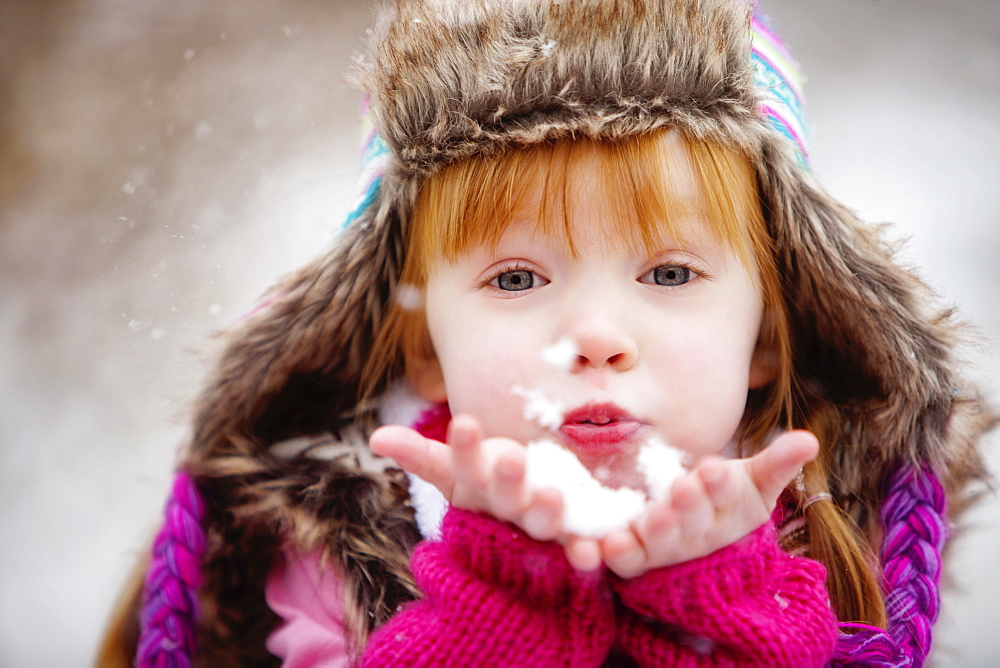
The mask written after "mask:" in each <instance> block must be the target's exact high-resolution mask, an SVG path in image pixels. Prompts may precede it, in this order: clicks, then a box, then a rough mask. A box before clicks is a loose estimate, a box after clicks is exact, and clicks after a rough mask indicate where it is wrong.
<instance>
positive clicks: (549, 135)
mask: <svg viewBox="0 0 1000 668" xmlns="http://www.w3.org/2000/svg"><path fill="white" fill-rule="evenodd" d="M749 6H750V5H749V3H742V2H733V1H731V0H686V1H677V0H674V1H661V2H649V1H648V0H573V1H572V2H516V1H511V2H508V1H506V0H500V1H497V0H466V1H463V2H426V1H424V0H400V1H399V2H396V3H395V5H394V7H395V12H392V13H388V14H387V15H386V16H384V17H383V20H382V21H381V22H380V23H378V24H377V25H376V28H375V30H374V33H373V38H372V53H371V56H370V62H371V63H372V64H370V65H369V66H368V67H366V68H365V69H364V70H363V71H362V72H361V74H360V79H361V80H362V82H363V85H364V86H365V88H366V89H367V90H368V92H369V94H370V95H371V97H372V103H373V105H372V106H373V108H374V109H375V110H376V112H377V118H376V123H377V126H378V129H379V132H380V134H381V135H382V137H383V138H384V139H385V140H386V142H387V143H388V144H389V145H390V146H391V147H392V148H393V149H394V152H395V153H396V155H397V156H398V157H399V158H400V160H401V162H402V164H403V165H405V168H406V169H407V170H409V171H410V172H412V173H414V174H428V173H431V172H433V171H435V170H436V169H437V168H439V167H440V166H441V165H443V164H446V163H448V162H451V161H454V160H458V159H460V158H462V157H465V156H469V155H473V154H483V153H489V152H492V151H496V150H501V149H504V148H509V147H514V146H523V145H529V144H537V143H540V142H544V141H551V140H555V139H559V138H563V137H569V136H588V137H601V138H606V139H616V138H623V137H628V136H634V135H636V134H641V133H645V132H650V131H652V130H655V129H657V128H662V127H667V126H679V127H683V128H685V129H687V130H688V131H689V132H690V133H692V134H693V135H694V136H696V137H698V138H710V139H713V140H715V141H718V142H719V143H723V144H727V145H736V146H740V147H742V148H751V147H752V146H753V145H754V137H753V136H752V135H751V136H748V135H747V133H746V127H745V126H746V125H747V123H748V121H749V122H755V112H754V109H755V101H756V93H755V91H754V89H753V83H752V72H751V69H750V68H749V66H748V64H749V57H750V39H749V22H750V15H749Z"/></svg>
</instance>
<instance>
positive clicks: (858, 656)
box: [832, 465, 948, 667]
mask: <svg viewBox="0 0 1000 668" xmlns="http://www.w3.org/2000/svg"><path fill="white" fill-rule="evenodd" d="M945 510H946V497H945V493H944V488H943V487H942V486H941V483H940V482H939V481H938V479H937V478H936V477H935V475H934V473H933V472H931V470H930V468H929V467H927V466H926V465H925V466H924V467H923V468H922V470H920V471H914V470H913V469H911V468H909V467H901V468H899V469H897V470H896V471H894V472H893V474H892V476H890V478H889V486H888V491H887V493H886V497H885V502H884V504H883V506H882V523H883V526H884V527H885V538H884V539H883V541H882V569H883V577H884V587H885V591H886V599H885V605H886V616H887V617H888V620H889V624H888V626H889V628H888V632H886V631H884V630H882V629H879V628H876V627H873V626H868V625H864V624H841V625H840V630H841V634H840V638H839V640H838V641H837V648H836V651H835V653H834V660H833V663H832V665H834V666H887V667H888V666H922V665H923V664H924V661H926V660H927V654H928V653H929V652H930V649H931V641H932V637H931V628H932V627H933V626H934V622H935V621H936V620H937V617H938V613H939V612H940V609H941V596H940V593H939V591H938V584H939V582H940V580H941V550H942V549H943V548H944V542H945V539H946V538H947V535H948V528H947V524H946V522H945Z"/></svg>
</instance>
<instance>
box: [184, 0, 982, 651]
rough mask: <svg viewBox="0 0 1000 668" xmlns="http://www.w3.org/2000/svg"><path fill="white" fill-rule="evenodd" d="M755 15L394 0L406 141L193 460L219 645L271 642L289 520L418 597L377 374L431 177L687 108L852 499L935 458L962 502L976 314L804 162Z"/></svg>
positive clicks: (629, 5)
mask: <svg viewBox="0 0 1000 668" xmlns="http://www.w3.org/2000/svg"><path fill="white" fill-rule="evenodd" d="M751 19H752V6H751V4H750V3H749V2H747V1H745V0H398V1H397V2H395V3H393V4H392V5H391V6H390V7H389V9H388V10H387V11H386V12H384V13H383V15H382V17H381V19H380V20H379V22H378V23H377V25H376V27H375V28H374V30H373V32H372V38H371V51H370V55H369V58H368V59H367V60H366V62H365V64H364V66H363V68H362V71H361V73H360V80H361V82H362V85H363V86H364V88H365V90H366V92H367V94H368V95H369V97H370V100H371V105H372V112H373V120H374V123H375V127H376V130H377V133H378V135H379V136H380V137H381V138H382V140H384V142H385V145H386V146H387V147H388V151H387V152H385V153H384V155H383V159H384V161H385V163H384V169H383V170H382V172H381V174H380V176H379V177H378V182H377V183H376V185H375V186H374V187H371V188H366V190H365V193H364V195H365V196H364V197H363V200H362V202H363V204H362V206H360V207H359V208H358V209H357V210H356V212H355V214H353V215H352V218H353V220H352V222H351V224H350V225H348V226H346V228H345V229H344V230H343V231H342V232H341V233H340V235H339V236H338V238H337V239H336V241H335V243H334V245H333V247H332V249H330V250H329V252H327V253H326V254H325V255H322V256H321V257H319V258H318V259H316V260H315V261H313V262H312V263H311V264H309V265H308V266H306V267H304V268H302V269H301V270H299V271H298V272H297V273H295V274H293V275H291V276H289V277H288V278H287V279H285V280H284V281H282V282H281V283H280V284H279V285H278V286H276V287H275V289H274V290H273V291H272V292H271V296H270V298H269V301H268V303H267V304H266V305H265V306H264V307H263V308H261V309H260V310H259V312H257V313H255V314H254V315H253V316H252V317H250V318H249V319H248V320H247V321H246V322H244V323H243V324H241V326H240V327H239V328H238V329H237V330H235V331H234V332H232V333H231V334H230V338H229V341H228V346H227V348H226V350H225V352H224V354H223V356H222V358H221V360H220V363H219V365H218V366H217V369H216V371H215V373H214V375H213V377H212V378H211V380H210V383H209V384H208V386H207V389H206V390H205V391H204V393H203V395H202V397H201V400H200V403H199V410H198V415H197V420H196V425H195V433H194V436H193V439H192V441H191V444H190V447H189V448H188V451H187V452H186V456H185V461H184V462H183V464H182V466H183V467H184V468H185V469H186V470H188V471H189V472H190V473H191V474H192V476H193V477H194V478H195V480H196V481H197V484H198V486H199V488H200V490H201V491H202V494H203V496H204V497H205V502H206V513H207V514H206V517H207V522H208V527H209V543H208V553H207V560H206V570H207V573H208V577H207V582H208V583H209V584H208V585H207V586H206V591H204V592H203V598H204V601H203V602H204V605H205V606H206V607H205V616H206V620H207V626H206V629H204V630H203V633H204V634H205V638H203V640H204V641H205V642H203V643H202V646H203V647H209V646H221V645H224V644H225V643H224V642H223V640H224V639H225V638H226V637H230V638H231V637H234V636H235V637H254V636H253V635H250V634H251V633H257V636H256V637H261V636H260V630H261V629H262V628H266V625H267V623H270V621H271V619H270V618H268V619H263V620H262V619H261V618H259V617H255V616H254V614H251V613H250V612H249V611H250V610H259V609H260V608H261V606H262V603H263V601H262V597H261V594H260V585H261V583H262V582H263V578H264V577H265V576H266V573H267V572H268V569H269V568H270V561H269V558H270V557H269V556H267V555H272V554H274V552H275V550H276V549H277V542H278V540H279V538H277V537H275V536H276V535H277V536H283V537H284V538H285V540H292V541H295V542H296V543H298V544H299V545H300V546H302V547H303V549H308V548H315V547H317V546H320V547H322V548H323V549H324V550H325V551H326V553H327V554H328V555H329V558H331V559H334V560H336V561H337V563H338V565H339V566H340V567H341V568H343V569H344V572H345V573H346V574H347V581H348V591H347V596H348V607H349V609H352V606H353V609H355V610H356V611H365V612H366V613H367V615H368V616H370V617H371V619H372V620H373V622H372V623H373V624H375V623H378V622H379V621H380V620H382V619H384V618H386V617H388V616H390V615H391V614H392V613H393V612H394V610H395V607H396V605H397V604H398V602H399V601H401V600H405V599H406V598H408V597H412V596H413V595H415V589H414V587H413V585H412V582H411V580H410V579H409V574H408V570H407V563H406V555H407V553H408V552H409V549H410V547H411V546H412V545H413V543H414V542H415V541H416V540H417V539H418V534H417V532H416V530H415V528H414V526H413V520H412V512H411V511H410V509H409V508H408V506H407V491H406V482H405V479H404V478H403V477H402V475H401V474H400V473H399V472H398V471H396V470H395V469H390V468H387V467H386V464H385V463H384V462H381V461H379V460H377V459H376V458H374V457H373V456H372V455H371V453H370V452H369V451H368V450H367V447H366V444H365V443H366V433H365V430H366V428H367V426H368V425H370V424H371V422H372V421H371V417H372V414H373V410H374V408H375V407H374V406H371V405H358V403H357V396H358V388H359V382H360V377H361V372H362V368H363V366H364V364H365V360H366V359H367V358H368V356H369V352H370V347H371V345H372V342H373V340H374V338H375V335H376V332H378V331H379V328H380V327H381V325H382V323H383V319H384V317H385V314H386V310H387V305H388V304H389V303H390V300H391V299H392V298H393V290H394V289H395V287H396V284H397V278H398V276H399V272H400V269H401V263H402V260H403V238H404V232H405V229H406V226H407V221H408V217H409V215H410V211H411V209H412V206H413V203H414V200H415V198H416V195H417V192H418V190H419V188H420V186H421V183H422V182H423V181H424V180H425V179H426V178H427V177H428V175H431V174H434V173H435V172H437V171H438V170H440V169H441V168H442V167H443V166H445V165H447V164H449V163H451V162H454V161H457V160H461V159H463V158H466V157H468V156H472V155H484V154H490V153H494V152H497V151H503V150H506V149H509V148H512V147H519V146H529V145H533V144H537V143H540V142H548V141H553V140H558V139H561V138H568V137H593V138H601V139H611V140H614V139H619V138H624V137H630V136H634V135H637V134H642V133H646V132H650V131H652V130H655V129H658V128H666V127H669V128H673V129H675V130H677V131H678V132H681V133H683V134H684V135H685V136H687V137H689V138H692V139H699V140H700V139H707V140H712V141H714V142H718V143H720V144H723V145H726V146H729V147H732V148H733V149H734V150H737V151H739V152H741V153H743V154H744V155H746V156H748V157H749V158H750V160H751V162H752V164H753V165H754V168H755V170H756V174H757V178H758V183H759V186H758V187H759V193H760V197H761V200H762V204H763V208H764V211H765V213H766V217H767V222H768V225H769V229H770V232H771V235H772V237H773V238H774V241H775V247H776V249H777V251H776V259H777V263H778V269H779V273H780V275H781V277H782V282H783V289H784V298H785V300H786V302H787V304H788V306H789V309H790V312H791V315H792V328H793V340H794V341H795V343H796V348H795V351H794V354H795V366H796V369H797V371H798V376H799V379H800V381H801V383H802V386H803V388H805V389H806V390H808V391H809V392H811V393H815V394H816V395H817V396H822V397H823V398H824V399H825V400H826V401H828V402H830V403H831V404H832V405H833V406H835V407H836V413H837V421H836V423H837V429H838V430H839V433H840V435H841V437H842V438H841V440H842V443H843V445H842V447H840V448H839V449H838V451H837V452H836V453H835V456H834V460H833V471H832V476H831V477H832V482H831V492H832V493H833V495H834V498H835V499H836V500H837V502H838V503H840V504H841V505H843V506H844V507H845V508H848V509H849V510H850V511H851V512H852V513H854V514H855V516H856V519H857V520H858V521H859V522H864V521H866V519H870V518H865V517H862V516H860V514H861V513H863V512H865V511H864V509H855V508H852V501H853V500H854V499H856V498H858V497H865V498H877V497H878V492H877V490H878V489H879V486H880V485H881V484H882V482H883V481H882V478H883V476H884V473H885V471H886V468H887V466H888V465H890V464H892V463H894V462H911V463H917V464H920V463H928V464H929V465H930V466H931V467H933V470H934V471H935V472H936V473H937V474H938V475H939V476H940V477H941V479H942V480H943V481H944V483H945V487H946V489H947V490H948V491H949V493H950V494H951V495H952V496H953V498H955V499H957V498H958V497H959V495H960V494H961V492H962V490H964V489H965V488H966V486H967V483H969V482H970V481H971V480H973V479H976V478H980V477H982V476H983V474H984V469H983V464H982V461H981V458H980V456H979V455H978V453H977V452H976V449H975V443H976V440H977V438H978V436H979V434H980V433H981V431H982V430H983V429H985V428H987V427H988V426H990V425H991V424H992V421H993V416H992V414H991V413H990V412H989V411H988V410H987V409H986V408H985V407H984V406H983V404H982V403H981V401H980V399H979V397H978V394H977V392H976V389H975V388H974V387H971V386H969V385H967V384H966V383H965V382H964V381H963V379H962V377H961V376H960V374H959V372H958V367H957V360H956V359H955V357H954V353H953V350H954V349H955V346H956V344H957V343H958V339H957V336H958V335H957V332H958V330H957V329H956V326H955V325H954V324H953V323H952V322H951V321H950V318H949V314H948V313H947V312H937V311H935V310H934V309H933V307H932V306H931V304H932V300H931V296H930V294H929V292H928V290H927V288H926V287H925V286H924V285H923V284H922V283H921V282H920V281H919V280H918V279H917V278H915V277H914V276H913V275H912V274H910V273H909V272H907V271H905V270H904V269H902V268H901V267H900V266H899V265H897V264H896V263H895V262H894V261H893V258H892V249H891V248H889V247H887V246H886V244H885V243H884V242H883V241H882V240H881V239H880V238H879V234H878V230H877V229H875V228H872V227H870V226H868V225H866V224H864V223H862V222H861V221H860V220H858V219H857V217H856V216H855V215H854V214H853V213H852V212H851V211H850V210H849V209H847V208H845V207H844V206H842V205H841V204H839V203H837V202H836V201H834V200H833V199H832V198H831V197H830V196H829V195H827V194H826V192H825V191H824V190H823V189H822V188H821V187H820V186H819V185H818V184H817V183H816V182H815V180H814V179H813V177H812V175H811V173H810V172H809V171H808V170H807V169H803V168H802V166H801V163H802V157H801V155H803V153H802V149H803V148H804V144H802V145H800V146H798V147H797V146H796V143H795V142H793V141H789V137H791V138H792V139H800V138H801V132H800V131H799V132H798V136H796V132H795V130H794V128H793V127H792V123H790V122H788V121H786V122H784V124H782V123H780V122H779V123H777V125H775V124H773V123H770V122H768V118H767V117H771V118H772V119H773V118H774V117H775V114H773V113H771V112H770V111H769V104H768V100H769V99H770V100H772V101H773V99H774V98H773V96H771V95H770V93H771V92H773V91H769V90H765V89H762V88H761V87H760V86H759V85H757V84H755V67H759V63H758V62H756V61H755V60H754V58H753V57H752V56H751V53H752V50H751V31H750V26H751ZM758 78H759V77H758ZM772 106H773V105H772ZM793 115H794V114H793ZM799 130H800V128H799ZM797 149H798V150H797ZM396 371H397V372H398V371H400V370H398V369H397V370H396ZM310 453H311V454H313V455H322V456H321V457H316V456H313V457H310V456H308V455H309V454H310ZM959 505H960V504H955V505H953V507H956V508H957V507H958V506H959ZM255 554H256V555H264V556H261V557H260V558H259V559H257V560H256V561H254V560H253V559H250V558H249V556H250V555H255ZM248 564H250V565H249V566H248ZM230 573H239V574H240V576H241V577H231V576H230V575H229V574H230ZM254 579H256V584H257V588H256V589H255V588H254V587H253V585H252V584H250V585H248V584H247V582H248V581H253V580H254ZM265 610H266V608H265ZM357 614H358V615H361V614H362V613H361V612H357ZM245 634H246V635H245ZM259 650H260V651H263V647H262V642H261V647H260V648H259ZM241 651H244V652H245V655H244V656H243V657H242V658H243V659H244V660H253V659H254V657H255V655H253V654H252V651H256V650H252V649H249V648H246V649H244V650H241ZM258 658H259V657H258Z"/></svg>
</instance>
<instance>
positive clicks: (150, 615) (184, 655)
mask: <svg viewBox="0 0 1000 668" xmlns="http://www.w3.org/2000/svg"><path fill="white" fill-rule="evenodd" d="M164 515H165V519H164V523H163V527H162V528H161V529H160V533H159V534H157V536H156V541H155V542H154V544H153V556H152V559H151V561H150V563H149V570H148V571H147V572H146V585H145V589H144V591H143V606H142V613H141V615H140V618H139V621H140V624H141V629H142V630H141V633H140V636H139V645H138V648H137V650H136V659H135V665H136V666H139V667H140V668H147V667H152V666H156V667H161V668H166V667H168V666H169V667H171V668H174V667H176V668H187V667H189V666H191V660H192V657H193V656H194V650H195V637H196V628H197V621H198V597H197V593H198V587H199V586H200V585H201V557H202V554H203V553H204V550H205V531H204V529H202V526H201V519H202V516H203V515H204V505H203V503H202V500H201V496H200V495H199V494H198V489H197V488H196V487H195V485H194V481H192V480H191V477H190V476H189V475H188V474H186V473H178V474H177V477H176V479H175V480H174V486H173V490H172V491H171V494H170V498H169V499H168V500H167V506H166V509H165V510H164Z"/></svg>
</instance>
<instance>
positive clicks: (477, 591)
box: [362, 508, 614, 666]
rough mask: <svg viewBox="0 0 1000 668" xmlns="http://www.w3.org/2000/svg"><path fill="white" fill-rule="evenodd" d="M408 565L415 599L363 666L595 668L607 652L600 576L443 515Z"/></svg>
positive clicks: (472, 521) (506, 533) (609, 612)
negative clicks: (438, 529) (434, 536)
mask: <svg viewBox="0 0 1000 668" xmlns="http://www.w3.org/2000/svg"><path fill="white" fill-rule="evenodd" d="M412 565H413V573H414V576H415V577H416V580H417V584H418V585H419V586H420V588H421V590H422V591H423V592H424V598H423V599H422V600H419V601H415V602H413V603H411V604H409V605H408V606H407V607H405V608H403V609H402V610H401V611H400V612H399V613H398V614H397V615H396V616H395V617H393V618H392V619H391V620H390V621H389V622H387V623H386V625H385V626H383V627H382V628H381V629H379V631H378V632H376V633H375V635H374V636H372V638H371V639H370V640H369V642H368V646H367V647H366V648H365V653H364V657H363V659H362V665H364V666H413V665H456V666H477V665H503V666H506V665H511V666H516V665H539V666H599V665H600V664H601V662H602V661H603V659H604V657H605V656H606V655H607V653H608V651H609V649H610V647H611V642H612V640H613V636H614V622H613V619H614V613H613V606H612V602H611V591H610V588H609V587H608V585H607V582H606V579H605V578H604V577H603V575H602V574H601V573H600V572H599V571H598V572H595V573H580V572H578V571H576V570H574V569H573V567H572V566H570V564H569V563H568V562H567V561H566V557H565V554H564V552H563V548H562V547H561V546H560V545H558V544H555V543H541V542H538V541H535V540H532V539H531V538H530V537H528V536H527V535H526V534H524V533H523V532H521V531H520V530H518V529H517V528H515V527H513V526H512V525H509V524H504V523H502V522H499V521H497V520H494V519H492V518H489V517H486V516H484V515H480V514H476V513H471V512H467V511H464V510H458V509H455V508H451V509H449V511H448V513H447V514H446V515H445V519H444V524H443V526H442V536H441V540H440V541H435V542H426V543H423V544H421V545H420V546H419V547H418V548H417V550H416V551H415V552H414V555H413V560H412Z"/></svg>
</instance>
